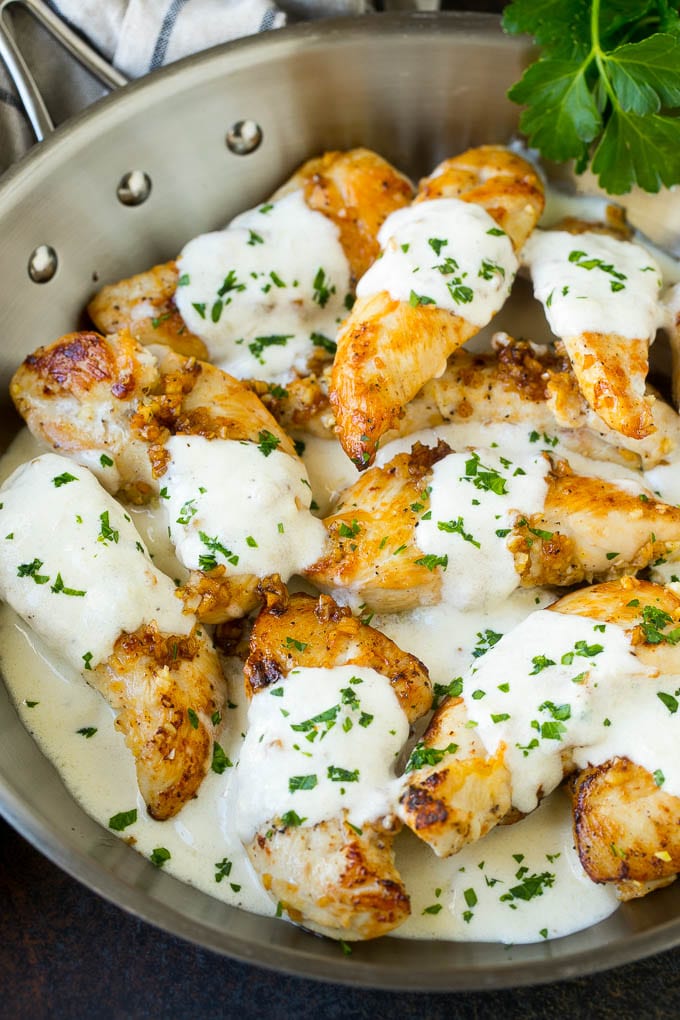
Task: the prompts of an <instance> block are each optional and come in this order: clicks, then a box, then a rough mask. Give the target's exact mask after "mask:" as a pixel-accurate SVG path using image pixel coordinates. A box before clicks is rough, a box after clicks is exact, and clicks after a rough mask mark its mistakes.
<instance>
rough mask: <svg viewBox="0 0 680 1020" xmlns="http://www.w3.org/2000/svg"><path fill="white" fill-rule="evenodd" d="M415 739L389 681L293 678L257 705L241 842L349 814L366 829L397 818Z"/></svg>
mask: <svg viewBox="0 0 680 1020" xmlns="http://www.w3.org/2000/svg"><path fill="white" fill-rule="evenodd" d="M408 732H409V727H408V721H407V719H406V715H405V714H404V711H403V709H402V707H401V705H400V704H399V700H398V698H397V696H396V694H395V693H394V691H393V690H392V686H391V684H390V682H389V680H388V679H387V678H386V677H384V676H382V675H381V674H380V673H377V672H376V671H375V670H374V669H368V668H366V667H358V666H337V667H335V668H333V669H320V668H300V669H294V670H293V671H292V672H291V673H290V674H289V675H288V676H287V677H285V679H283V680H281V681H280V682H278V683H277V684H275V685H273V686H271V687H268V688H267V689H266V690H263V691H261V692H259V693H258V694H256V695H255V696H254V697H253V700H252V702H251V705H250V709H249V712H248V730H247V733H246V739H245V741H244V744H243V749H242V751H241V756H240V761H239V772H238V805H237V812H236V813H237V821H236V825H237V829H238V832H239V835H240V836H241V839H242V840H244V841H246V842H250V841H251V840H252V839H253V837H254V836H255V834H256V833H257V832H259V831H261V830H262V828H263V827H265V828H266V827H268V826H269V825H270V824H271V823H272V822H273V821H274V820H280V819H284V820H285V819H286V817H288V818H289V819H292V824H294V825H303V826H312V825H316V824H317V823H318V822H321V821H323V820H324V819H328V818H333V817H336V816H337V815H339V814H340V813H341V811H342V810H343V809H344V810H346V811H347V817H348V820H349V821H350V823H351V824H352V825H355V826H357V827H361V825H363V824H364V823H365V822H369V821H377V820H378V819H379V818H383V817H384V816H386V815H391V814H392V813H393V810H394V797H395V773H394V766H395V764H396V761H397V759H398V757H399V755H400V753H401V750H402V748H403V746H404V744H405V742H406V740H407V737H408Z"/></svg>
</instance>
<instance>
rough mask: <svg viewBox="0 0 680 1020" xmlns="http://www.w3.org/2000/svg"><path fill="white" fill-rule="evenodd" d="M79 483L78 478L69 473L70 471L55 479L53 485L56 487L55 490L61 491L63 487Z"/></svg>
mask: <svg viewBox="0 0 680 1020" xmlns="http://www.w3.org/2000/svg"><path fill="white" fill-rule="evenodd" d="M77 481H78V479H77V478H76V476H75V475H71V474H69V473H68V471H64V472H63V473H62V474H60V475H57V476H56V477H55V478H53V479H52V484H53V485H54V487H55V489H60V488H61V487H62V485H68V483H69V482H77Z"/></svg>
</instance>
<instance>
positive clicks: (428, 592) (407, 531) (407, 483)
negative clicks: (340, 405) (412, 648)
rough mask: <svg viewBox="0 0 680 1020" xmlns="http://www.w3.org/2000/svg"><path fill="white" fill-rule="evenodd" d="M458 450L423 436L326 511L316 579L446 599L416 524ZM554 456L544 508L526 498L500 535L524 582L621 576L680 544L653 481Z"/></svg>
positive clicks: (310, 573) (390, 602) (673, 515)
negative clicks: (629, 483) (633, 480)
mask: <svg viewBox="0 0 680 1020" xmlns="http://www.w3.org/2000/svg"><path fill="white" fill-rule="evenodd" d="M450 453H451V448H450V447H449V446H448V444H447V443H445V442H444V441H443V440H440V441H439V444H438V446H437V447H436V448H431V447H426V446H422V445H421V444H420V443H416V444H415V445H414V447H413V448H412V450H411V453H408V454H407V453H402V454H397V456H396V457H394V458H393V459H392V460H391V461H390V462H389V463H388V464H386V465H385V466H384V467H373V468H371V469H370V470H369V471H367V472H366V473H365V474H364V475H362V476H361V477H360V478H359V480H358V481H357V482H355V483H354V484H353V485H352V486H350V487H349V488H348V489H346V490H345V491H344V492H343V493H342V494H341V497H340V502H339V504H338V506H337V507H336V508H335V510H334V511H333V513H332V514H330V515H329V516H328V517H326V518H325V520H324V524H325V526H326V529H327V532H328V539H327V543H326V548H325V551H324V554H323V556H322V557H321V558H320V559H319V560H317V561H316V563H314V564H312V566H311V567H309V568H308V569H307V570H306V571H305V576H306V577H307V578H308V580H310V581H311V582H312V583H313V584H315V585H316V586H317V587H319V588H321V589H322V590H326V591H331V592H333V591H338V590H345V591H347V592H350V593H352V594H353V595H354V596H355V597H357V598H358V599H359V601H361V602H365V603H366V606H367V608H369V609H371V610H373V611H376V612H397V611H401V610H405V609H411V608H413V607H415V606H418V605H431V604H434V603H437V602H439V601H440V600H441V593H442V572H441V571H442V567H441V566H439V565H435V566H434V567H433V566H432V563H431V560H429V559H428V557H427V556H426V555H425V553H424V552H423V551H422V550H421V549H420V547H419V546H418V538H417V530H416V527H417V524H418V521H419V520H420V519H421V518H422V515H423V514H424V513H427V512H428V509H429V506H430V498H429V493H428V487H429V485H430V482H431V478H432V468H433V466H434V465H435V464H436V463H437V462H438V461H440V460H443V459H444V458H445V457H447V456H448V455H449V454H450ZM550 460H551V465H552V467H551V470H550V471H549V473H548V476H547V484H548V488H547V494H546V498H545V504H544V507H543V511H542V512H541V513H536V514H533V515H531V514H523V513H522V512H521V507H518V508H517V509H518V512H517V514H516V516H515V519H514V525H513V527H512V529H511V531H510V533H509V534H508V535H507V536H499V537H500V538H502V540H503V541H505V543H506V544H507V547H508V548H509V549H510V551H511V552H512V554H513V556H514V560H515V570H516V573H517V585H518V586H520V585H522V586H524V587H534V586H538V585H556V586H566V585H572V584H578V583H580V582H582V581H591V580H592V579H593V578H602V579H604V578H608V577H616V576H619V575H620V574H623V573H632V572H635V571H637V570H641V569H642V568H643V567H645V566H648V565H649V564H650V563H653V562H654V561H655V560H657V559H659V558H661V557H667V556H672V555H673V554H675V553H676V552H677V551H678V550H680V510H678V508H677V507H674V506H670V505H669V504H666V503H662V502H660V501H658V500H656V499H655V498H654V495H653V493H652V492H651V491H650V490H648V489H645V490H642V489H641V490H640V491H639V492H637V491H630V489H629V488H627V487H625V486H619V485H616V484H615V483H614V482H609V481H604V480H602V479H599V478H590V477H585V476H580V475H575V474H573V473H572V471H571V469H570V468H569V465H568V464H567V462H566V461H563V460H559V459H557V458H550ZM452 514H453V516H454V517H455V515H456V511H455V508H453V507H452ZM447 569H449V570H452V569H453V570H455V564H452V563H449V564H448V566H447Z"/></svg>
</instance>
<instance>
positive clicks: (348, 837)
mask: <svg viewBox="0 0 680 1020" xmlns="http://www.w3.org/2000/svg"><path fill="white" fill-rule="evenodd" d="M344 665H352V666H354V667H355V668H357V669H359V668H361V667H370V668H372V669H375V670H377V671H378V672H379V673H381V674H382V675H383V676H385V677H387V678H388V679H389V681H390V684H391V686H392V690H393V691H394V693H395V694H396V696H397V699H398V702H399V704H400V706H401V709H402V710H403V712H404V714H405V717H406V719H407V720H408V721H409V722H413V721H414V720H415V719H417V718H418V717H419V716H421V715H422V714H423V713H425V712H426V711H427V710H428V709H429V707H430V705H431V703H432V694H431V686H430V682H429V678H428V675H427V671H426V669H425V667H424V666H423V665H422V664H421V663H420V662H419V661H418V660H417V659H416V658H415V657H414V656H412V655H408V654H407V653H405V652H402V651H401V650H400V649H399V648H398V647H397V646H396V645H395V644H394V642H392V641H390V640H389V639H388V638H386V637H384V635H382V634H381V633H379V632H378V631H376V630H373V629H372V628H371V627H367V626H365V625H363V624H362V623H361V622H360V621H359V620H357V619H356V618H355V617H353V616H352V615H351V614H350V613H349V611H348V610H347V609H343V608H340V607H339V606H337V605H336V604H335V603H334V602H333V601H332V600H331V599H330V598H328V597H327V596H323V595H322V596H321V597H320V598H319V599H318V600H317V599H314V598H312V597H311V596H308V595H303V594H297V595H291V596H290V597H288V595H287V593H286V592H285V589H282V591H281V594H280V597H279V598H278V599H277V598H276V597H272V596H270V598H269V605H268V607H267V609H266V610H263V611H262V612H261V613H260V615H259V616H258V618H257V620H256V621H255V625H254V628H253V633H252V637H251V643H250V655H249V657H248V660H247V662H246V666H245V676H246V687H247V689H248V691H249V693H250V694H251V695H252V696H253V697H255V698H256V699H257V698H263V697H266V696H267V695H268V694H270V693H276V685H277V684H280V682H281V681H282V680H283V679H284V678H286V684H287V685H291V684H293V685H294V684H295V676H296V673H295V671H296V669H299V668H300V667H309V666H317V667H327V668H333V667H337V666H344ZM286 689H287V688H286ZM281 693H282V694H283V693H284V691H283V690H282V691H281ZM350 693H351V692H350ZM279 703H280V704H284V703H285V702H284V701H283V699H282V700H281V701H280V702H279ZM367 736H368V739H370V733H369V734H367ZM313 746H316V745H310V747H309V751H310V752H311V751H312V748H313ZM309 757H310V756H309V754H308V755H307V758H306V759H305V758H303V759H301V762H302V763H303V764H304V765H306V767H307V770H308V771H309V770H310V769H313V764H311V763H310V762H309ZM272 767H275V766H274V765H272ZM301 767H303V765H301ZM242 781H243V780H242ZM257 781H258V783H260V782H266V778H265V777H258V780H257ZM301 809H302V808H301ZM398 828H399V823H398V821H397V819H396V818H395V817H394V816H393V815H391V814H390V815H389V816H388V817H381V818H375V819H373V820H371V821H370V822H369V823H368V824H363V825H362V826H361V828H360V829H358V828H357V826H353V825H351V824H350V822H349V820H348V816H347V811H346V810H344V809H343V811H342V812H341V813H340V814H339V815H337V816H334V817H328V818H324V819H323V820H321V821H319V822H318V823H316V824H313V825H311V824H310V825H307V826H305V825H304V824H301V823H300V820H299V818H294V819H292V820H291V819H290V818H288V817H286V818H284V817H274V818H271V819H269V820H268V821H267V822H266V824H263V825H262V826H261V828H260V831H258V832H257V835H256V836H255V837H254V838H253V839H252V840H251V841H250V842H249V843H248V844H247V846H246V849H247V852H248V856H249V857H250V860H251V862H252V864H253V866H254V868H255V870H256V871H257V872H258V874H259V875H260V877H261V880H262V883H263V885H264V887H265V889H266V890H267V891H268V892H269V893H270V895H271V896H272V898H273V899H274V900H275V901H277V902H279V903H280V904H281V906H282V907H283V909H285V910H286V912H287V913H288V915H289V917H290V918H291V919H292V920H295V921H297V922H299V923H300V924H303V925H304V926H306V927H311V928H313V929H314V930H316V931H319V932H322V933H323V934H327V935H331V936H332V937H335V938H344V939H369V938H375V937H377V936H379V935H382V934H384V933H385V932H388V931H391V930H392V929H393V928H395V927H397V926H398V925H399V924H400V923H401V922H402V921H404V920H405V919H406V917H407V916H408V914H409V911H410V906H409V898H408V895H407V893H406V890H405V888H404V885H403V883H402V881H401V878H400V876H399V874H398V872H397V871H396V868H395V865H394V858H393V853H392V840H393V838H394V835H395V833H396V831H397V830H398Z"/></svg>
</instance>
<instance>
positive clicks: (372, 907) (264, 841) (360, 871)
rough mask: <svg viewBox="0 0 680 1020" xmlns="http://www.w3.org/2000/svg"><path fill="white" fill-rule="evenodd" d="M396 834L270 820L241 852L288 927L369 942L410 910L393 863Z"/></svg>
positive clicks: (335, 823)
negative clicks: (278, 906) (284, 915)
mask: <svg viewBox="0 0 680 1020" xmlns="http://www.w3.org/2000/svg"><path fill="white" fill-rule="evenodd" d="M393 838H394V832H392V831H389V830H385V829H383V828H382V827H381V826H379V825H366V824H364V825H363V826H362V828H361V834H358V833H357V831H356V829H353V828H352V827H351V826H350V825H349V824H348V823H347V821H346V820H345V819H343V818H331V819H328V820H325V821H323V822H320V823H319V824H317V825H314V826H309V827H304V826H301V827H298V828H291V827H286V826H282V827H281V826H279V825H277V823H276V822H274V823H273V826H272V828H271V829H270V830H268V832H267V833H266V834H260V835H258V836H257V837H256V838H255V839H254V840H253V842H252V843H251V844H250V845H249V846H248V847H247V851H248V856H249V858H250V860H251V862H252V864H253V866H254V868H255V870H256V871H257V872H258V874H259V875H260V877H261V880H262V884H263V885H264V887H265V889H266V890H267V892H268V893H269V894H270V895H271V896H272V898H273V899H274V900H276V902H277V903H280V904H281V908H282V909H283V910H285V911H286V913H287V914H288V916H289V917H290V919H291V920H292V921H295V922H297V923H298V924H303V925H305V926H308V927H312V928H314V930H315V931H318V932H321V933H322V934H325V935H330V936H331V937H332V938H344V939H352V940H354V939H374V938H378V937H379V936H380V935H385V934H386V933H387V932H389V931H392V930H393V929H394V928H397V927H398V926H399V925H400V924H402V923H403V922H404V921H405V920H406V918H407V917H408V916H409V914H410V912H411V905H410V901H409V897H408V894H407V892H406V889H405V887H404V884H403V882H402V880H401V876H400V875H399V872H398V871H397V869H396V867H395V865H394V857H393V853H392V840H393Z"/></svg>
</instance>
